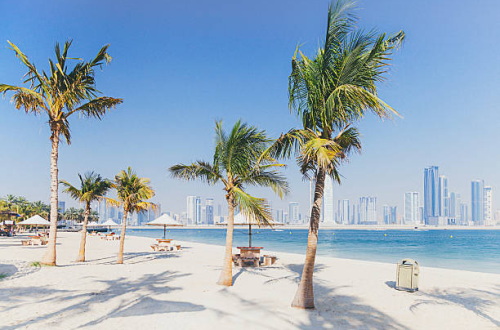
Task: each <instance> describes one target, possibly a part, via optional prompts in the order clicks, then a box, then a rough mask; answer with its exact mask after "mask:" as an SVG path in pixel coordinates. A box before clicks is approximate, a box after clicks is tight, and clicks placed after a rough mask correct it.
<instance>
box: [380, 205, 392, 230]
mask: <svg viewBox="0 0 500 330" xmlns="http://www.w3.org/2000/svg"><path fill="white" fill-rule="evenodd" d="M382 211H383V214H384V216H383V220H384V224H386V225H388V224H390V223H391V221H390V216H391V210H390V208H389V205H382Z"/></svg>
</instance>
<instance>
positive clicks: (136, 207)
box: [106, 167, 156, 264]
mask: <svg viewBox="0 0 500 330" xmlns="http://www.w3.org/2000/svg"><path fill="white" fill-rule="evenodd" d="M149 182H150V181H149V179H147V178H140V177H138V176H137V174H136V173H135V172H133V171H132V169H131V168H130V167H129V168H128V169H127V170H126V171H121V172H120V173H118V175H116V176H115V181H114V188H115V189H116V193H117V198H116V199H111V198H106V201H107V202H108V204H111V205H113V206H116V207H122V208H123V220H122V230H121V236H120V250H119V251H118V259H117V261H116V263H117V264H123V247H124V244H125V231H126V229H127V216H128V214H129V213H130V214H132V213H140V212H143V211H147V210H149V209H156V205H155V204H153V203H150V202H147V200H148V199H150V198H152V197H153V196H154V195H155V192H154V190H153V188H152V187H151V186H150V185H149Z"/></svg>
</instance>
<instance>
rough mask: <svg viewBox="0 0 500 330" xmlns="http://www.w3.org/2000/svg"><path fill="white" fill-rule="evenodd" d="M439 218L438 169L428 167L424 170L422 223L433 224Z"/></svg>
mask: <svg viewBox="0 0 500 330" xmlns="http://www.w3.org/2000/svg"><path fill="white" fill-rule="evenodd" d="M437 217H439V168H438V167H437V166H430V167H427V168H426V169H425V170H424V221H425V224H433V222H436V224H437V221H438V220H437V219H436V218H437Z"/></svg>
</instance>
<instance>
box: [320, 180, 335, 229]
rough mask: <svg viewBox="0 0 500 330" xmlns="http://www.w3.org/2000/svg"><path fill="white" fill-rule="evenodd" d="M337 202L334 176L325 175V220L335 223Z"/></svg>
mask: <svg viewBox="0 0 500 330" xmlns="http://www.w3.org/2000/svg"><path fill="white" fill-rule="evenodd" d="M334 205H335V202H334V199H333V178H332V177H331V176H329V175H327V176H326V177H325V189H324V192H323V212H321V213H322V214H323V222H325V223H329V224H333V223H334V222H335V208H334Z"/></svg>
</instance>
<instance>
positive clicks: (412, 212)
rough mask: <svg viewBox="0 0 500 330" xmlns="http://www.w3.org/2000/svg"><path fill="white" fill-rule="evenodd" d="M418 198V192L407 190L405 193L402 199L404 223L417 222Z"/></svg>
mask: <svg viewBox="0 0 500 330" xmlns="http://www.w3.org/2000/svg"><path fill="white" fill-rule="evenodd" d="M419 204H420V203H419V199H418V192H414V191H413V192H407V193H405V199H404V208H405V209H404V212H405V217H404V223H405V224H417V223H419V220H420V219H419V214H418V213H419V209H420V205H419Z"/></svg>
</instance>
